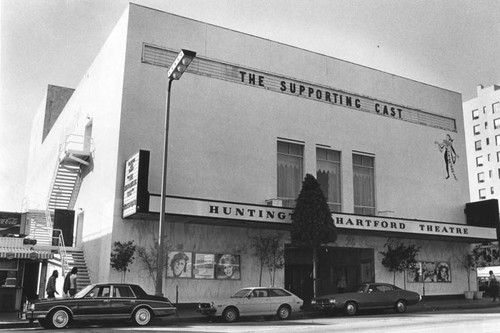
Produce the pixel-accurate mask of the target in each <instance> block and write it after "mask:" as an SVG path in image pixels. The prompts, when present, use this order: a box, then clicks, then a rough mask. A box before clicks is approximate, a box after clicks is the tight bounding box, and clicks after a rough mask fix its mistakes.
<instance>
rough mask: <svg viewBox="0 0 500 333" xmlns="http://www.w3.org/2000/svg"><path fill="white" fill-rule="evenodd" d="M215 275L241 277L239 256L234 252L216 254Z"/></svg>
mask: <svg viewBox="0 0 500 333" xmlns="http://www.w3.org/2000/svg"><path fill="white" fill-rule="evenodd" d="M216 277H217V279H231V280H239V279H241V274H240V256H239V255H234V254H218V255H217V267H216Z"/></svg>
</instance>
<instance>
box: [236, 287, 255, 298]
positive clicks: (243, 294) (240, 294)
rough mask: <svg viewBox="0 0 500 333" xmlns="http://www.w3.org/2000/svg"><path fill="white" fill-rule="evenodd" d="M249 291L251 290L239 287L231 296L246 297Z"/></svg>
mask: <svg viewBox="0 0 500 333" xmlns="http://www.w3.org/2000/svg"><path fill="white" fill-rule="evenodd" d="M251 291H252V289H241V290H238V291H237V292H236V293H235V294H234V295H233V296H231V298H244V297H247V296H248V294H250V292H251Z"/></svg>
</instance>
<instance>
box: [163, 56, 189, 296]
mask: <svg viewBox="0 0 500 333" xmlns="http://www.w3.org/2000/svg"><path fill="white" fill-rule="evenodd" d="M195 56H196V52H193V51H189V50H184V49H183V50H181V52H179V54H178V55H177V58H176V59H175V61H174V62H173V63H172V65H171V66H170V68H169V69H168V72H167V77H168V88H167V112H166V114H165V134H164V140H165V141H164V144H163V165H162V174H161V184H162V186H161V198H160V223H159V228H158V229H159V230H158V257H157V258H156V261H157V266H158V272H156V291H155V295H157V296H163V267H164V262H163V224H164V222H165V194H166V189H167V154H168V125H169V123H170V122H169V118H170V89H171V88H172V81H174V80H179V79H180V78H181V76H182V74H183V73H184V72H185V71H186V69H187V67H188V66H189V64H190V63H191V61H193V59H194V57H195Z"/></svg>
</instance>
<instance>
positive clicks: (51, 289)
mask: <svg viewBox="0 0 500 333" xmlns="http://www.w3.org/2000/svg"><path fill="white" fill-rule="evenodd" d="M58 276H59V272H58V271H57V270H54V271H53V272H52V275H51V276H50V278H49V281H48V282H47V289H46V291H47V298H56V295H55V294H58V295H59V293H58V292H57V290H56V279H57V277H58Z"/></svg>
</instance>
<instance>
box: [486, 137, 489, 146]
mask: <svg viewBox="0 0 500 333" xmlns="http://www.w3.org/2000/svg"><path fill="white" fill-rule="evenodd" d="M489 144H490V138H486V145H487V146H488V145H489Z"/></svg>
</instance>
